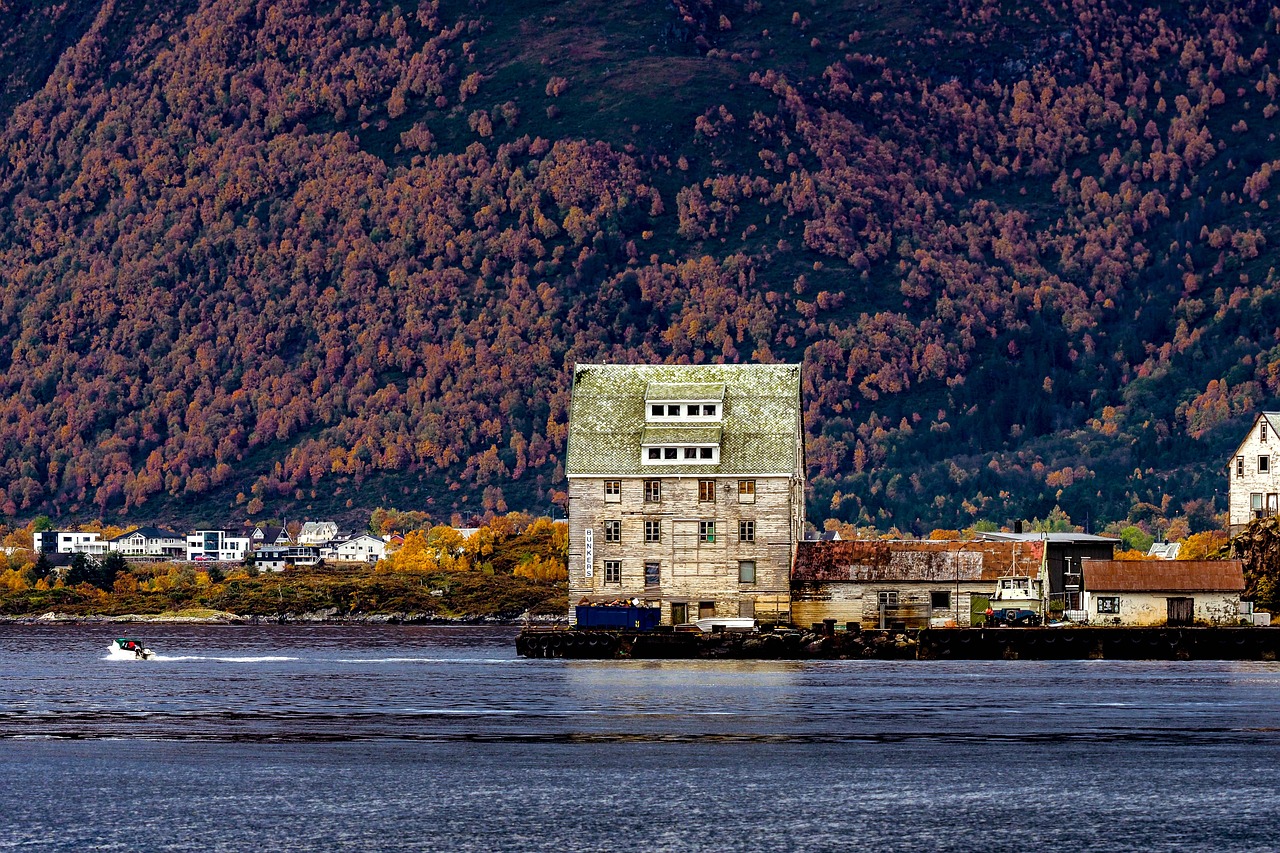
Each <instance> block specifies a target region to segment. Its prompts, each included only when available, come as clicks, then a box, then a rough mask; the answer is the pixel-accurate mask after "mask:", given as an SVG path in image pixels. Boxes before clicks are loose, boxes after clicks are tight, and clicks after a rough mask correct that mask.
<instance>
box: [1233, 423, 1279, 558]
mask: <svg viewBox="0 0 1280 853" xmlns="http://www.w3.org/2000/svg"><path fill="white" fill-rule="evenodd" d="M1278 426H1280V412H1262V413H1260V414H1259V415H1258V416H1257V417H1256V418H1254V419H1253V425H1252V426H1251V427H1249V432H1248V434H1247V435H1246V436H1245V437H1244V441H1242V442H1240V446H1239V447H1237V448H1236V452H1235V453H1233V454H1231V459H1230V461H1228V463H1227V494H1228V500H1227V514H1228V525H1229V529H1230V532H1231V533H1232V534H1233V535H1234V534H1235V533H1237V532H1239V530H1240V528H1242V527H1244V526H1245V525H1246V524H1248V523H1249V522H1250V521H1253V520H1254V519H1256V518H1268V517H1270V516H1273V515H1277V514H1280V438H1277V437H1276V427H1278Z"/></svg>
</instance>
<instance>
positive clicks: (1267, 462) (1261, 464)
mask: <svg viewBox="0 0 1280 853" xmlns="http://www.w3.org/2000/svg"><path fill="white" fill-rule="evenodd" d="M1258 473H1259V474H1269V473H1271V457H1270V456H1259V457H1258ZM1236 476H1237V477H1243V476H1244V457H1243V456H1237V457H1236Z"/></svg>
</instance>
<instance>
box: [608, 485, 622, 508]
mask: <svg viewBox="0 0 1280 853" xmlns="http://www.w3.org/2000/svg"><path fill="white" fill-rule="evenodd" d="M604 502H605V503H607V504H616V503H622V481H621V480H605V481H604Z"/></svg>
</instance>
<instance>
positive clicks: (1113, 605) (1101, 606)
mask: <svg viewBox="0 0 1280 853" xmlns="http://www.w3.org/2000/svg"><path fill="white" fill-rule="evenodd" d="M1098 612H1099V613H1119V612H1120V596H1118V595H1099V596H1098Z"/></svg>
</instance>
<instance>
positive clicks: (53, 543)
mask: <svg viewBox="0 0 1280 853" xmlns="http://www.w3.org/2000/svg"><path fill="white" fill-rule="evenodd" d="M32 546H33V548H34V550H35V552H36V553H37V554H89V555H90V556H94V557H100V556H102V555H103V554H106V553H107V551H108V550H109V547H108V543H107V541H106V540H105V539H103V538H102V535H101V534H100V533H81V532H79V531H71V530H45V531H42V532H40V533H37V534H36V535H35V536H34V537H32Z"/></svg>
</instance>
